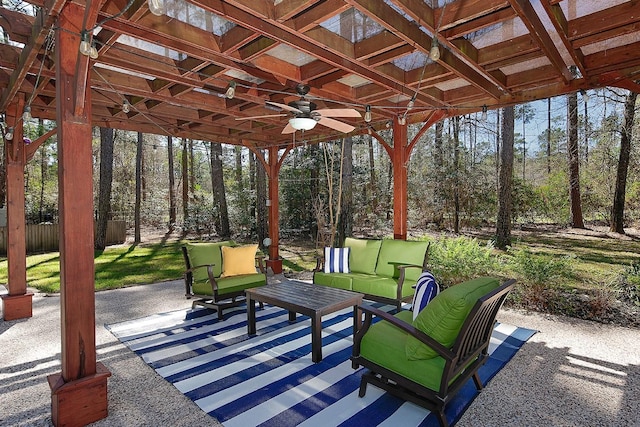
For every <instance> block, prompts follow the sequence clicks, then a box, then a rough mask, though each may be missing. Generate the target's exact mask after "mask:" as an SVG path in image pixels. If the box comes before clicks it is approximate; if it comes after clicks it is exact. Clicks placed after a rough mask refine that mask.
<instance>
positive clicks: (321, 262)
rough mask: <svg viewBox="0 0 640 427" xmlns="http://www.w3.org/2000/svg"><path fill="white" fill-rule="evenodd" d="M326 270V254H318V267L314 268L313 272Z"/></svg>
mask: <svg viewBox="0 0 640 427" xmlns="http://www.w3.org/2000/svg"><path fill="white" fill-rule="evenodd" d="M323 270H324V256H323V255H317V256H316V267H315V268H314V269H313V272H314V273H315V272H317V271H323Z"/></svg>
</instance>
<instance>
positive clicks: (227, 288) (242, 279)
mask: <svg viewBox="0 0 640 427" xmlns="http://www.w3.org/2000/svg"><path fill="white" fill-rule="evenodd" d="M216 283H217V284H218V295H225V294H229V293H232V292H239V291H244V290H245V289H249V288H255V287H258V286H263V285H266V284H267V276H266V275H265V274H264V273H256V274H243V275H239V276H230V277H223V278H220V279H216ZM192 288H193V293H194V294H196V295H212V289H211V284H210V283H209V281H206V282H198V283H194V284H193V287H192Z"/></svg>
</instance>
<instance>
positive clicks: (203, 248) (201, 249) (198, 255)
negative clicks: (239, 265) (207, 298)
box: [185, 241, 234, 282]
mask: <svg viewBox="0 0 640 427" xmlns="http://www.w3.org/2000/svg"><path fill="white" fill-rule="evenodd" d="M233 244H234V243H233V242H232V241H224V242H215V243H186V244H185V246H186V247H187V255H188V256H189V262H190V263H191V268H193V267H196V266H199V265H209V264H211V265H213V268H212V270H213V277H219V276H220V274H222V252H221V250H220V246H233ZM208 280H209V275H208V274H207V269H206V268H196V269H195V270H194V271H193V281H194V282H203V281H208Z"/></svg>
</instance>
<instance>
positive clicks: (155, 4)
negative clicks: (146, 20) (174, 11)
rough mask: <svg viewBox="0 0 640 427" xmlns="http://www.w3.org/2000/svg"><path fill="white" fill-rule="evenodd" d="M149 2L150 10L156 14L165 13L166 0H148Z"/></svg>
mask: <svg viewBox="0 0 640 427" xmlns="http://www.w3.org/2000/svg"><path fill="white" fill-rule="evenodd" d="M147 4H148V6H149V12H151V13H153V14H154V15H156V16H162V15H164V12H165V8H164V0H147Z"/></svg>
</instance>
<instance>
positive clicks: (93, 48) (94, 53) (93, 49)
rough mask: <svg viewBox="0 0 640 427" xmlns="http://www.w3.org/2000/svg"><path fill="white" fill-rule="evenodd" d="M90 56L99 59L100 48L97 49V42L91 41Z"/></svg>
mask: <svg viewBox="0 0 640 427" xmlns="http://www.w3.org/2000/svg"><path fill="white" fill-rule="evenodd" d="M89 58H91V59H98V49H96V42H94V41H91V49H90V50H89Z"/></svg>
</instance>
